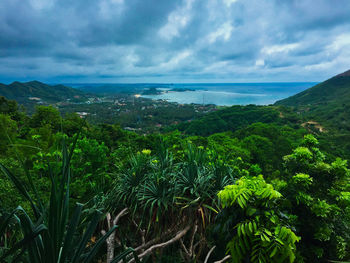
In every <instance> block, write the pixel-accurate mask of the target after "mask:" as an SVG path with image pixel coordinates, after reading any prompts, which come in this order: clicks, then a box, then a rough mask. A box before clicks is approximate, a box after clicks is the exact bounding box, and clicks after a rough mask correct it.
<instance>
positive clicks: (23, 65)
mask: <svg viewBox="0 0 350 263" xmlns="http://www.w3.org/2000/svg"><path fill="white" fill-rule="evenodd" d="M349 14H350V1H348V0H337V1H333V0H290V1H282V0H249V1H248V0H208V1H202V0H171V1H160V0H143V1H140V0H100V1H96V0H75V1H68V0H2V1H1V4H0V62H1V63H0V80H2V81H12V80H16V79H18V80H28V79H40V80H43V81H52V82H60V81H73V82H74V81H83V82H89V81H95V82H96V81H97V82H98V80H99V79H102V80H101V81H109V82H123V81H128V82H133V81H136V82H139V81H140V82H147V81H151V82H154V81H159V82H176V81H185V82H186V81H187V82H188V81H232V82H234V81H293V80H322V79H324V78H327V77H329V76H331V75H333V74H336V73H338V72H341V71H344V70H346V69H348V68H350V66H349V61H350V48H349V47H350V18H349Z"/></svg>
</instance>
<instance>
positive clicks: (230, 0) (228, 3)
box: [223, 0, 238, 7]
mask: <svg viewBox="0 0 350 263" xmlns="http://www.w3.org/2000/svg"><path fill="white" fill-rule="evenodd" d="M223 1H224V3H225V5H226V6H227V7H230V6H231V5H232V4H233V3H236V2H237V1H238V0H223Z"/></svg>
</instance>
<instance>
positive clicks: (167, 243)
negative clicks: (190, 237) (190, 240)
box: [128, 226, 190, 263]
mask: <svg viewBox="0 0 350 263" xmlns="http://www.w3.org/2000/svg"><path fill="white" fill-rule="evenodd" d="M189 229H190V226H187V227H186V228H185V229H183V230H181V231H179V232H177V234H176V236H175V237H173V238H172V239H169V240H168V241H166V242H164V243H160V244H156V245H153V246H151V247H150V248H148V249H147V250H146V251H144V252H143V253H141V254H140V255H138V257H139V258H140V259H141V258H143V257H145V256H148V255H150V254H151V253H152V252H153V250H155V249H158V248H164V247H166V246H168V245H170V244H172V243H174V242H176V241H178V240H179V239H180V238H182V237H183V236H184V235H186V233H187V232H188V230H189ZM133 262H135V259H134V258H133V259H131V260H129V262H128V263H133Z"/></svg>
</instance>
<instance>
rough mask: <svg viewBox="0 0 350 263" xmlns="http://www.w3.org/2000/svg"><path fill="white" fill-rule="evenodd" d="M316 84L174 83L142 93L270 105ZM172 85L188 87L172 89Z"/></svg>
mask: <svg viewBox="0 0 350 263" xmlns="http://www.w3.org/2000/svg"><path fill="white" fill-rule="evenodd" d="M316 84H317V83H315V82H284V83H225V84H222V83H220V84H218V83H216V84H212V83H210V84H207V83H205V84H171V85H168V86H164V85H162V86H159V88H157V89H158V90H161V91H162V92H163V93H162V94H158V95H142V97H144V98H150V99H155V100H158V99H162V100H167V101H170V102H177V103H181V104H186V103H197V104H215V105H220V106H230V105H248V104H257V105H269V104H273V103H274V102H276V101H278V100H281V99H284V98H287V97H289V96H292V95H295V94H297V93H299V92H301V91H303V90H305V89H308V88H310V87H312V86H314V85H316ZM154 86H155V85H154ZM173 89H183V90H187V91H180V92H178V91H171V90H173Z"/></svg>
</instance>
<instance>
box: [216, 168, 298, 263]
mask: <svg viewBox="0 0 350 263" xmlns="http://www.w3.org/2000/svg"><path fill="white" fill-rule="evenodd" d="M218 197H219V200H220V202H221V206H222V208H223V211H221V212H220V215H219V218H220V217H221V219H220V221H221V230H222V231H223V233H225V232H226V233H225V234H226V235H228V236H229V237H230V241H229V242H228V244H227V252H228V253H230V254H231V258H232V262H237V263H240V262H243V261H245V260H247V261H249V262H259V263H260V262H284V260H287V259H288V261H289V262H293V261H294V260H295V253H296V242H298V241H299V240H300V238H299V237H298V236H296V234H295V233H294V231H293V230H292V228H291V226H289V225H288V222H287V221H286V220H285V219H284V218H283V217H282V213H281V212H280V206H279V203H278V201H279V200H280V199H281V197H282V195H281V194H280V193H279V192H278V191H276V190H275V189H274V188H273V186H272V185H271V184H267V183H266V182H265V180H264V178H263V177H262V175H260V176H258V177H249V176H247V177H242V178H240V179H239V180H237V182H236V183H235V184H233V185H228V186H226V187H225V188H224V190H222V191H220V192H219V193H218Z"/></svg>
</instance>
